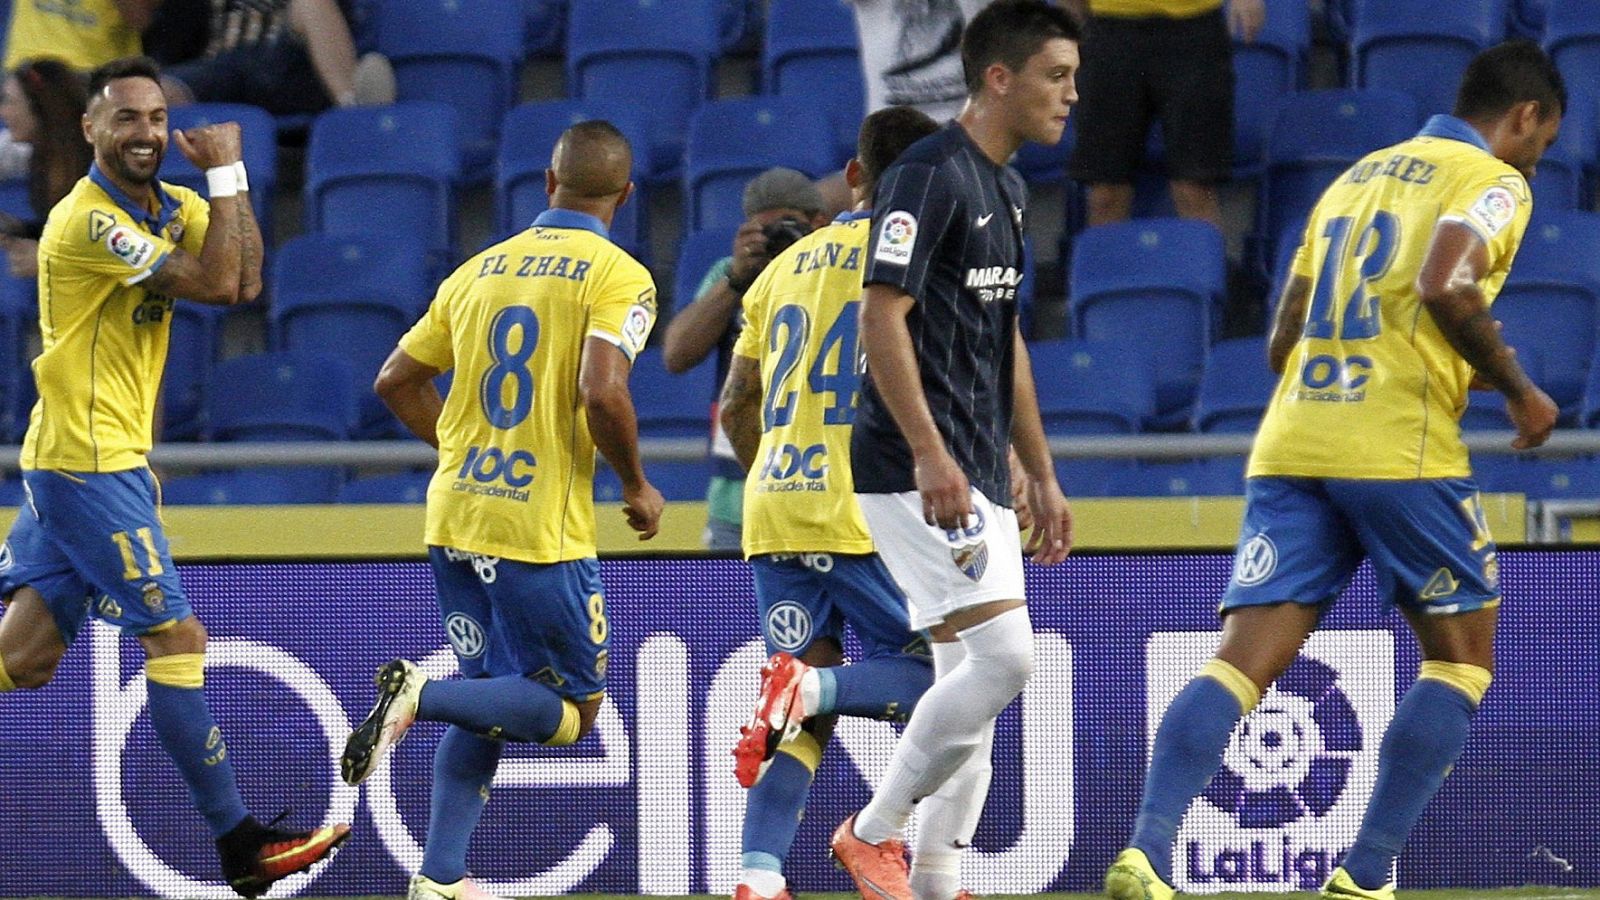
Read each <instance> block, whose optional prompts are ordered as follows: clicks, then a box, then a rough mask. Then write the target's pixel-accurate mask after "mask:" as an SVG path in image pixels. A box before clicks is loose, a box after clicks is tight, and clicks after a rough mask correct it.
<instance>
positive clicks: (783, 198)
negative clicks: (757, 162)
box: [662, 167, 827, 550]
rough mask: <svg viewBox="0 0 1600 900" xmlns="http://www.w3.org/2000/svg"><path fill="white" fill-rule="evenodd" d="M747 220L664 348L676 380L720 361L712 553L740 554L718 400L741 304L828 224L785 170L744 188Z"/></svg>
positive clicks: (710, 512) (728, 449)
mask: <svg viewBox="0 0 1600 900" xmlns="http://www.w3.org/2000/svg"><path fill="white" fill-rule="evenodd" d="M744 214H745V216H746V220H745V223H744V224H743V225H741V226H739V231H738V232H737V233H736V234H735V235H734V237H733V248H732V250H733V253H732V255H731V256H726V257H723V258H722V259H720V260H717V262H716V263H715V264H714V265H712V267H711V269H710V270H709V271H707V272H706V274H705V277H704V278H703V279H701V281H700V286H699V288H698V289H696V291H695V296H694V302H693V303H690V304H689V305H688V306H685V307H683V308H682V309H678V310H676V311H675V312H674V313H673V316H672V321H671V322H669V323H668V324H667V332H666V337H665V339H664V340H663V342H662V356H663V360H664V361H665V363H666V366H667V371H669V372H673V373H681V372H687V371H689V370H690V369H692V368H694V367H695V366H697V365H699V364H700V362H701V360H704V359H705V358H706V357H707V356H709V355H710V354H711V352H712V350H715V351H716V353H717V378H716V382H715V385H716V388H715V389H714V390H713V393H712V397H711V404H712V405H711V434H712V438H711V485H710V488H709V489H708V490H707V492H706V509H707V521H706V532H705V538H704V543H705V545H706V548H707V549H710V550H738V549H740V528H741V522H742V519H743V512H744V469H743V468H742V467H741V466H740V465H739V460H738V459H737V458H736V457H735V456H734V455H733V447H732V445H730V444H729V443H728V437H727V435H725V434H723V433H722V426H721V425H720V424H718V421H717V409H716V401H717V395H716V392H717V391H718V390H720V389H721V386H722V382H723V381H724V380H726V379H727V377H728V365H729V363H730V361H731V358H732V355H733V344H734V341H735V340H737V339H738V337H739V331H740V329H741V328H742V327H743V325H744V321H743V316H741V315H740V313H739V307H740V301H741V300H742V298H743V297H744V292H745V291H746V290H748V289H749V287H750V285H751V284H752V283H753V282H754V281H755V280H756V276H757V275H760V274H761V270H763V269H765V268H766V267H767V263H769V262H772V258H773V257H774V256H777V255H778V254H779V253H782V252H783V250H784V249H785V248H786V247H788V246H789V245H790V244H792V243H794V242H795V241H797V240H799V239H800V238H802V237H804V236H805V235H807V234H809V233H810V232H811V231H813V230H814V229H816V228H819V227H821V226H822V225H823V224H824V223H826V221H827V219H826V217H825V216H824V215H823V212H822V196H821V195H820V194H818V193H817V188H816V186H815V185H813V184H812V183H811V179H810V178H807V177H806V176H805V175H803V174H801V173H800V172H797V171H795V170H794V169H785V168H781V167H778V168H772V169H768V170H767V171H765V172H762V173H761V174H760V175H758V176H756V177H755V178H754V179H752V180H751V181H750V183H749V184H747V185H745V189H744ZM674 300H675V301H676V298H674Z"/></svg>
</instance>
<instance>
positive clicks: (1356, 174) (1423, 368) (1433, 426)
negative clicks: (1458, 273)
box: [1248, 116, 1533, 479]
mask: <svg viewBox="0 0 1600 900" xmlns="http://www.w3.org/2000/svg"><path fill="white" fill-rule="evenodd" d="M1532 208H1533V197H1532V195H1531V194H1530V193H1529V191H1528V184H1527V181H1526V180H1525V179H1524V178H1523V177H1522V175H1521V174H1520V173H1519V172H1517V170H1516V169H1514V168H1512V167H1511V166H1510V165H1507V164H1506V163H1504V162H1502V161H1500V160H1499V159H1496V158H1495V157H1494V156H1493V155H1491V154H1490V153H1489V149H1488V145H1487V144H1486V143H1484V141H1483V138H1482V137H1481V136H1479V135H1478V133H1477V132H1476V131H1474V130H1473V129H1472V128H1471V127H1470V126H1469V125H1467V124H1466V123H1465V122H1463V121H1461V120H1459V119H1455V118H1453V117H1450V116H1435V117H1434V118H1433V119H1432V120H1430V121H1429V123H1428V125H1427V127H1425V128H1424V129H1423V130H1422V131H1421V133H1419V134H1418V135H1417V136H1416V137H1414V138H1412V139H1410V140H1407V141H1403V142H1401V143H1399V144H1396V145H1394V146H1392V147H1388V148H1386V149H1383V150H1379V151H1377V152H1375V153H1372V154H1369V155H1368V156H1366V157H1365V158H1363V159H1362V160H1360V161H1359V162H1357V163H1356V164H1355V165H1353V166H1351V167H1350V168H1349V170H1347V171H1346V172H1345V173H1344V174H1343V175H1341V176H1340V177H1339V179H1338V180H1337V181H1335V182H1334V183H1333V184H1332V185H1331V186H1330V187H1329V188H1328V189H1327V191H1326V192H1325V193H1324V194H1323V195H1322V199H1321V200H1319V201H1318V203H1317V205H1316V208H1315V209H1314V210H1313V211H1312V214H1311V218H1310V221H1309V223H1308V224H1307V226H1306V231H1305V236H1304V238H1303V239H1302V242H1301V245H1300V248H1299V250H1298V252H1297V253H1296V254H1295V257H1294V264H1293V266H1292V268H1291V272H1292V274H1294V275H1296V276H1301V277H1305V278H1308V279H1310V280H1311V285H1312V289H1311V297H1310V302H1309V304H1308V307H1307V314H1306V321H1305V324H1304V326H1303V330H1302V334H1301V337H1300V339H1299V341H1298V342H1297V343H1296V344H1295V346H1294V349H1293V351H1292V352H1291V354H1290V356H1289V360H1288V364H1287V365H1286V366H1285V369H1284V374H1283V376H1282V377H1281V378H1280V379H1279V381H1278V386H1277V390H1276V391H1275V393H1274V394H1273V397H1272V401H1271V403H1270V405H1269V406H1268V408H1267V412H1266V414H1265V416H1264V417H1263V418H1262V422H1261V428H1260V430H1259V432H1258V433H1257V435H1256V441H1255V448H1254V451H1253V452H1252V453H1251V456H1250V467H1249V473H1248V474H1249V475H1251V476H1257V475H1289V476H1306V477H1316V478H1373V479H1421V478H1426V479H1433V478H1460V477H1465V476H1467V475H1469V474H1470V468H1469V466H1468V460H1467V450H1466V446H1465V445H1464V444H1462V442H1461V428H1460V418H1461V413H1462V411H1463V410H1464V409H1465V408H1466V405H1467V386H1468V384H1469V382H1470V381H1471V379H1472V369H1471V367H1470V366H1468V365H1467V363H1466V361H1465V360H1463V359H1462V358H1461V356H1460V355H1459V354H1457V353H1456V352H1455V350H1454V349H1452V348H1451V346H1450V344H1449V342H1448V341H1447V340H1446V339H1445V336H1444V334H1443V333H1442V332H1440V330H1439V326H1438V325H1437V324H1435V322H1434V320H1433V317H1432V316H1431V315H1429V314H1428V312H1427V310H1425V309H1424V308H1423V307H1422V301H1421V298H1420V297H1419V296H1418V294H1417V290H1416V286H1415V284H1416V278H1417V273H1418V271H1420V269H1421V267H1422V263H1423V259H1424V256H1425V255H1426V253H1427V251H1428V247H1429V246H1430V244H1431V242H1432V239H1433V232H1434V228H1435V226H1436V224H1437V223H1439V222H1444V221H1449V222H1459V223H1462V224H1465V225H1467V226H1468V227H1470V228H1472V229H1473V230H1474V231H1476V232H1477V233H1478V235H1479V236H1480V237H1481V238H1482V239H1483V242H1484V245H1485V247H1486V249H1487V252H1488V259H1489V265H1488V268H1487V270H1486V271H1485V273H1484V275H1483V277H1482V279H1480V281H1479V287H1481V288H1482V290H1483V293H1484V295H1485V297H1487V298H1488V299H1489V301H1490V302H1493V300H1494V297H1495V295H1496V294H1498V293H1499V291H1500V287H1501V285H1503V284H1504V283H1505V279H1506V274H1507V272H1508V271H1509V270H1510V268H1511V261H1512V257H1513V256H1515V255H1516V251H1517V246H1518V244H1520V243H1521V241H1522V235H1523V232H1524V231H1525V230H1526V229H1527V224H1528V216H1529V214H1530V213H1531V212H1532Z"/></svg>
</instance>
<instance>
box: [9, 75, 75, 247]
mask: <svg viewBox="0 0 1600 900" xmlns="http://www.w3.org/2000/svg"><path fill="white" fill-rule="evenodd" d="M87 104H88V93H87V88H86V86H85V84H84V81H83V78H82V76H80V75H79V74H78V73H77V72H75V71H73V70H72V69H71V68H69V67H68V66H67V64H66V63H64V62H62V61H61V60H59V59H37V60H28V61H27V62H24V63H22V64H21V65H20V66H18V67H17V68H16V69H15V70H13V71H12V72H11V74H10V75H8V76H7V77H6V81H5V87H4V93H3V94H0V119H3V120H4V121H5V125H6V130H7V131H8V132H9V133H10V134H11V139H12V140H13V141H15V142H16V143H17V144H19V145H26V146H29V147H31V148H32V152H31V153H30V154H29V158H28V167H27V177H28V205H29V206H30V207H32V209H33V216H32V217H31V218H30V219H29V220H28V221H22V220H19V219H14V218H12V217H10V216H4V217H0V245H3V246H4V249H5V251H6V258H7V261H8V262H9V264H10V268H11V274H12V275H15V276H17V277H19V278H32V277H34V276H35V275H37V274H38V271H39V258H38V256H39V240H38V238H39V233H40V232H41V231H42V230H43V229H44V220H45V217H46V216H48V215H49V214H50V209H51V207H53V206H55V205H56V204H57V203H60V202H61V198H63V197H65V196H66V195H67V194H68V193H70V192H71V191H72V188H73V186H74V185H76V184H77V183H78V179H80V178H82V177H83V176H84V175H87V174H88V173H89V164H90V163H91V162H93V161H94V147H92V146H90V144H89V142H88V141H85V140H84V139H83V112H84V108H85V106H86V105H87Z"/></svg>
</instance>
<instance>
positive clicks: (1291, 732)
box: [1145, 631, 1394, 893]
mask: <svg viewBox="0 0 1600 900" xmlns="http://www.w3.org/2000/svg"><path fill="white" fill-rule="evenodd" d="M1217 640H1218V636H1217V635H1216V634H1215V633H1199V632H1168V633H1158V634H1154V635H1152V636H1151V638H1150V643H1149V645H1148V647H1147V654H1146V658H1145V669H1146V684H1147V685H1148V690H1149V695H1148V697H1147V699H1146V721H1147V725H1148V729H1149V731H1148V735H1149V737H1150V739H1151V741H1152V742H1153V740H1154V737H1155V730H1156V727H1157V726H1158V725H1159V724H1160V721H1161V715H1162V713H1164V712H1165V711H1166V707H1167V705H1168V704H1170V703H1171V701H1172V698H1173V697H1175V696H1177V693H1178V691H1179V690H1181V689H1182V688H1183V686H1184V685H1185V684H1187V683H1188V681H1189V679H1190V678H1192V677H1193V675H1194V673H1195V672H1197V671H1199V670H1200V667H1201V666H1203V665H1204V664H1205V663H1206V661H1207V660H1208V659H1209V658H1210V657H1211V655H1212V654H1213V653H1214V652H1215V650H1216V647H1217ZM1393 715H1394V637H1393V635H1391V634H1390V633H1389V632H1387V631H1331V632H1323V633H1319V634H1315V635H1313V636H1312V637H1311V639H1310V640H1309V641H1308V642H1307V643H1306V647H1305V650H1304V651H1303V652H1302V654H1301V656H1300V658H1299V659H1297V660H1295V662H1294V664H1293V665H1291V666H1290V667H1289V670H1288V671H1287V672H1286V673H1284V675H1283V677H1282V678H1280V679H1278V681H1277V683H1276V684H1274V685H1273V687H1272V689H1271V690H1269V691H1268V692H1267V694H1266V696H1265V697H1263V698H1262V700H1261V703H1260V704H1259V705H1257V706H1256V708H1255V709H1254V710H1252V711H1251V713H1250V714H1249V715H1248V716H1246V717H1245V718H1244V719H1243V721H1241V722H1240V723H1239V726H1238V727H1237V728H1236V729H1235V730H1234V733H1233V736H1232V738H1231V740H1230V741H1229V744H1228V747H1227V749H1226V750H1225V751H1224V752H1223V755H1222V768H1221V769H1219V770H1218V771H1217V774H1216V775H1215V776H1214V777H1213V778H1212V780H1211V783H1210V784H1209V785H1208V786H1207V787H1206V789H1205V791H1204V792H1203V793H1202V794H1201V796H1200V797H1199V798H1197V799H1196V800H1195V801H1194V803H1193V804H1191V805H1190V807H1189V810H1188V813H1187V814H1186V815H1185V816H1184V819H1183V824H1182V826H1181V827H1180V829H1179V831H1178V841H1177V844H1176V846H1175V852H1174V854H1173V869H1172V874H1173V878H1174V880H1175V882H1176V887H1177V888H1178V889H1179V890H1180V891H1187V892H1193V893H1215V892H1218V891H1265V892H1282V891H1296V890H1316V889H1317V888H1318V887H1320V886H1321V884H1322V883H1323V882H1324V881H1325V880H1326V879H1327V877H1328V875H1329V873H1331V872H1332V871H1333V867H1334V865H1335V864H1336V863H1337V862H1338V860H1339V858H1340V857H1341V856H1342V855H1343V854H1344V852H1345V851H1346V850H1348V849H1349V847H1350V845H1351V843H1352V842H1353V841H1354V840H1355V834H1356V829H1357V827H1358V825H1359V824H1360V821H1361V815H1362V812H1363V810H1364V809H1365V807H1366V802H1367V797H1368V796H1370V794H1371V792H1372V785H1373V782H1374V781H1375V780H1376V778H1377V770H1378V743H1379V740H1380V738H1381V737H1382V735H1383V730H1384V728H1386V727H1388V724H1389V719H1390V718H1391V717H1392V716H1393Z"/></svg>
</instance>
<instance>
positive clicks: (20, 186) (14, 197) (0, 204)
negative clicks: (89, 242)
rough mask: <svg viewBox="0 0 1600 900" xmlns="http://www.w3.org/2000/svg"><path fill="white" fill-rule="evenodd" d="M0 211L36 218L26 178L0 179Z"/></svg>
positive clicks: (25, 219) (23, 218) (26, 220)
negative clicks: (29, 197)
mask: <svg viewBox="0 0 1600 900" xmlns="http://www.w3.org/2000/svg"><path fill="white" fill-rule="evenodd" d="M179 155H180V156H181V155H182V154H181V153H180V154H179ZM0 213H5V214H7V215H12V216H16V217H17V218H19V219H21V220H22V221H24V222H29V221H32V220H34V219H36V218H38V213H35V212H34V211H33V203H32V201H30V200H29V199H28V179H26V178H7V179H5V180H4V181H0Z"/></svg>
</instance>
